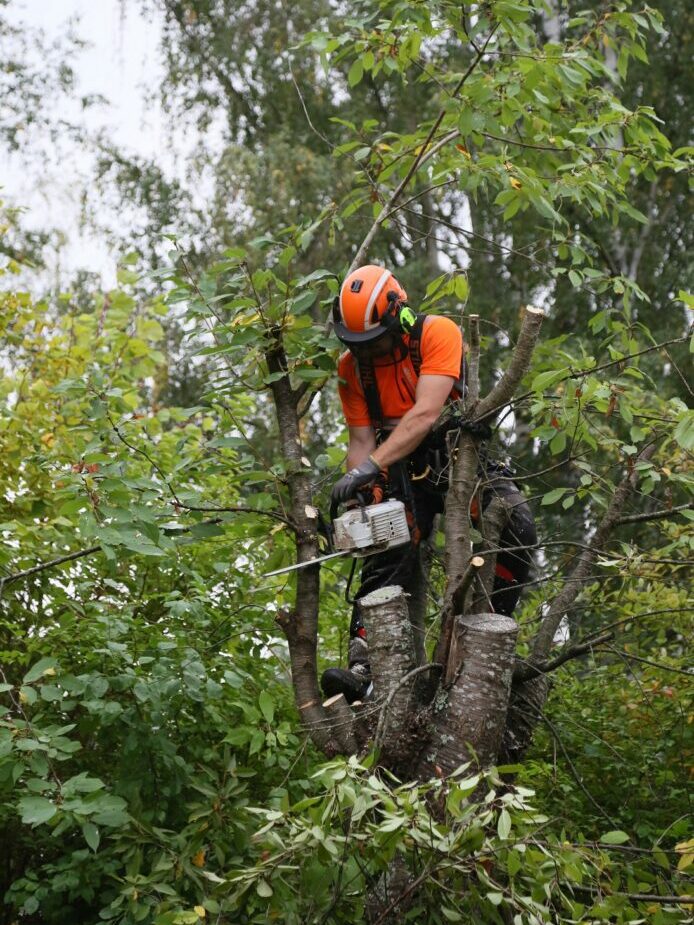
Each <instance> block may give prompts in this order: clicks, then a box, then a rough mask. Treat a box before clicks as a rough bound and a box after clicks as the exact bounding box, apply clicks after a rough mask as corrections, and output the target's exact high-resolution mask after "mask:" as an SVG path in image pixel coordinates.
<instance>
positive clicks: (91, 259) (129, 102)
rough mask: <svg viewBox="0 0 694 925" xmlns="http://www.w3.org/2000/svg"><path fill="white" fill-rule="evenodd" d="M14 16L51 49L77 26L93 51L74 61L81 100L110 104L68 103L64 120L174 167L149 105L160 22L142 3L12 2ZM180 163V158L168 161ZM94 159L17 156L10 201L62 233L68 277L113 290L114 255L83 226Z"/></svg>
mask: <svg viewBox="0 0 694 925" xmlns="http://www.w3.org/2000/svg"><path fill="white" fill-rule="evenodd" d="M6 15H7V17H8V19H9V20H10V21H11V22H12V23H13V24H20V23H25V24H27V25H29V26H30V27H33V28H40V29H42V30H43V32H44V35H45V38H46V39H47V41H48V43H51V42H52V41H53V40H56V39H58V38H60V36H62V35H64V34H65V32H66V30H67V29H68V27H69V26H70V25H72V26H73V28H74V30H75V31H76V33H77V34H78V35H79V36H80V37H81V38H83V39H84V40H86V41H87V42H88V43H89V47H88V48H86V49H84V51H83V52H82V53H81V54H80V55H79V57H77V58H76V59H73V60H72V61H71V62H70V63H71V65H72V66H73V68H74V70H75V72H76V74H77V78H78V94H79V95H80V96H81V95H87V94H95V93H98V94H101V95H103V96H104V97H106V98H107V100H108V101H109V105H108V106H106V107H102V106H100V107H97V108H94V109H89V110H87V111H86V112H82V111H81V109H80V108H79V107H77V106H74V105H72V106H70V105H69V104H67V103H66V104H65V105H64V112H57V113H54V115H55V116H57V117H64V118H66V119H72V120H79V121H80V122H81V123H82V124H83V125H85V126H86V127H88V128H89V129H92V130H94V129H105V130H106V131H108V133H109V136H110V137H112V138H114V139H116V140H117V142H118V144H119V145H120V146H121V147H122V148H125V149H126V150H128V151H130V152H132V153H137V154H140V155H144V156H151V155H154V154H157V159H158V160H159V161H160V163H162V164H163V165H164V166H166V162H167V157H166V152H167V151H170V144H169V143H168V142H167V141H166V139H165V131H164V122H163V119H162V117H161V112H160V110H159V107H158V105H156V103H154V104H153V103H152V101H150V102H149V104H148V105H145V101H146V89H147V88H150V89H151V88H152V87H155V86H156V85H157V83H158V78H159V75H160V66H159V63H158V56H159V50H158V49H159V41H160V21H159V20H158V18H157V17H156V16H153V17H152V18H145V17H144V16H143V15H142V13H141V12H140V11H139V9H138V6H137V4H134V3H124V2H121V0H52V2H47V0H12V2H11V3H10V4H9V6H8V7H7V9H6ZM168 160H169V164H170V165H171V164H172V162H173V161H172V158H170V157H169V158H168ZM90 163H91V161H90V156H89V155H88V154H87V153H86V152H84V151H82V150H80V149H79V148H78V147H77V146H68V148H67V150H63V151H62V152H61V157H60V159H59V160H58V161H57V162H56V163H54V164H51V163H49V164H48V165H46V164H45V163H40V164H37V163H32V162H29V161H28V160H27V158H26V156H25V155H24V154H23V153H21V152H20V153H18V154H14V155H12V156H11V157H10V160H9V164H8V165H7V166H8V168H9V169H5V170H3V177H2V181H1V182H2V183H3V185H4V189H3V191H2V196H3V198H4V199H5V200H6V201H8V202H11V203H12V204H17V205H23V206H25V207H26V208H27V210H28V211H27V214H26V216H25V220H24V222H25V225H27V226H28V227H37V228H38V227H41V228H45V227H46V225H50V226H54V227H58V228H60V229H61V230H63V231H64V232H65V234H66V237H67V240H68V243H67V244H66V246H65V249H64V251H63V252H62V254H61V266H62V268H63V270H65V271H67V272H68V273H69V272H70V271H72V270H74V269H77V268H84V269H89V270H93V271H96V272H99V273H101V274H102V277H103V282H104V284H105V285H111V284H112V283H113V281H114V279H115V261H114V255H111V254H109V252H108V250H107V248H106V246H105V244H104V243H103V242H102V241H99V240H98V239H97V238H96V237H95V236H94V235H93V234H81V233H80V231H79V228H78V219H79V196H80V192H81V190H82V188H83V186H84V183H85V182H87V180H88V177H89V168H90Z"/></svg>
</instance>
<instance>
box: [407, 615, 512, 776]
mask: <svg viewBox="0 0 694 925" xmlns="http://www.w3.org/2000/svg"><path fill="white" fill-rule="evenodd" d="M454 635H455V637H456V641H455V648H456V652H457V657H458V671H457V675H456V676H455V678H454V680H453V683H452V685H451V687H450V688H448V689H445V688H444V687H441V688H440V689H439V692H438V694H437V695H436V697H435V698H434V701H433V703H432V706H431V718H432V726H433V735H432V741H431V744H430V745H429V747H428V748H427V749H426V752H425V754H424V756H423V759H422V761H421V763H420V767H419V769H418V776H419V777H420V779H422V778H426V777H432V776H434V775H435V774H436V775H438V774H441V773H443V774H445V775H447V774H451V773H452V772H453V771H454V770H455V769H456V768H458V767H459V766H460V765H461V764H463V763H464V762H465V761H470V760H472V761H476V762H477V763H478V764H479V766H480V767H482V768H485V767H489V766H490V765H492V764H494V763H495V762H496V760H497V755H498V751H499V746H500V744H501V738H502V735H503V732H504V727H505V724H506V710H507V707H508V698H509V692H510V689H511V677H512V673H513V666H514V659H515V648H516V637H517V635H518V624H517V623H516V622H515V620H511V619H510V618H509V617H504V616H502V615H501V614H497V613H480V614H470V615H469V616H465V617H457V619H456V622H455V627H454Z"/></svg>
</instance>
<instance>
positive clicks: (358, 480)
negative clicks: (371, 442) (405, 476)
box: [330, 456, 381, 505]
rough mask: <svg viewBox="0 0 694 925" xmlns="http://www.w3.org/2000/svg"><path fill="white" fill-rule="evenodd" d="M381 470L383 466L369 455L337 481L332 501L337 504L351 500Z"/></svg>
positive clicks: (331, 497) (331, 496)
mask: <svg viewBox="0 0 694 925" xmlns="http://www.w3.org/2000/svg"><path fill="white" fill-rule="evenodd" d="M380 471H381V467H380V466H379V465H378V463H377V462H374V461H373V459H372V458H371V457H370V456H369V457H368V458H367V459H365V460H364V462H363V463H362V464H361V465H360V466H355V468H354V469H350V470H349V472H348V473H347V474H346V475H343V476H342V478H341V479H340V480H339V481H338V482H335V484H334V485H333V490H332V493H331V495H330V500H331V502H332V503H333V504H335V505H337V504H344V503H345V501H349V499H350V498H353V497H354V496H355V495H356V493H357V492H358V491H359V489H360V488H362V487H363V486H364V485H368V484H369V482H373V480H374V479H375V478H376V476H377V475H378V473H379V472H380Z"/></svg>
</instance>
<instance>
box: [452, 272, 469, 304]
mask: <svg viewBox="0 0 694 925" xmlns="http://www.w3.org/2000/svg"><path fill="white" fill-rule="evenodd" d="M469 291H470V287H469V284H468V281H467V276H465V275H464V274H463V273H460V274H458V276H456V278H455V294H456V295H457V297H458V298H459V299H460V300H461V302H464V301H465V300H466V299H467V297H468V292H469Z"/></svg>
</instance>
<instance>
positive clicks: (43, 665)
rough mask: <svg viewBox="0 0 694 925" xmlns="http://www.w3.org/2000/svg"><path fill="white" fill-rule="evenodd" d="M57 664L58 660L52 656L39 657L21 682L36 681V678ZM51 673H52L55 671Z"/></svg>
mask: <svg viewBox="0 0 694 925" xmlns="http://www.w3.org/2000/svg"><path fill="white" fill-rule="evenodd" d="M57 664H58V662H57V661H56V660H55V659H54V658H42V659H39V661H38V662H36V664H35V665H33V666H32V667H31V668H30V669H29V671H27V673H26V674H25V675H24V681H23V683H24V684H31V682H32V681H38V679H39V678H41V677H43V675H44V674H46V672H47V671H48V672H50V671H51V669H52V668H55V666H56V665H57ZM51 673H52V674H54V673H55V672H51Z"/></svg>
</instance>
